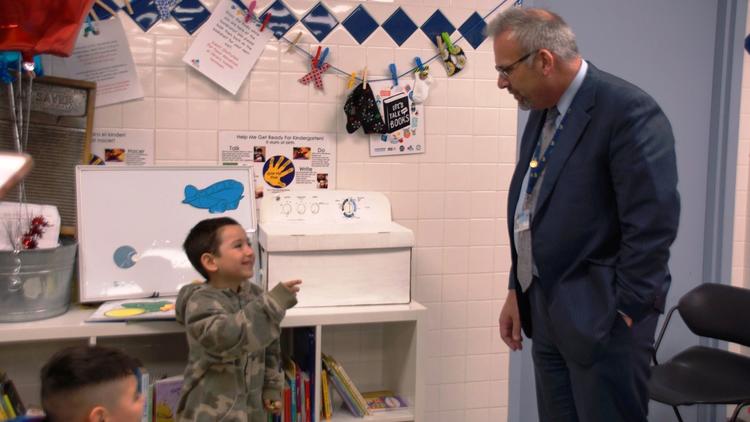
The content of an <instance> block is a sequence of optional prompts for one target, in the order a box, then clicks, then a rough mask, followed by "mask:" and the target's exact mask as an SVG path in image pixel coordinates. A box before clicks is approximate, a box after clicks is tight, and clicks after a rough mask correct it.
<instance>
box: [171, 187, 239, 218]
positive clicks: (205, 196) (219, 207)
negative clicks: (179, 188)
mask: <svg viewBox="0 0 750 422" xmlns="http://www.w3.org/2000/svg"><path fill="white" fill-rule="evenodd" d="M244 190H245V187H244V186H242V183H240V182H238V181H236V180H231V179H227V180H222V181H221V182H216V183H214V184H213V185H211V186H209V187H207V188H205V189H198V188H196V187H195V186H193V185H187V186H185V200H183V201H182V203H183V204H188V205H191V206H193V207H195V208H201V209H207V210H208V212H210V213H211V214H216V213H222V212H224V211H227V210H234V209H237V207H238V206H239V204H240V200H241V199H242V192H244Z"/></svg>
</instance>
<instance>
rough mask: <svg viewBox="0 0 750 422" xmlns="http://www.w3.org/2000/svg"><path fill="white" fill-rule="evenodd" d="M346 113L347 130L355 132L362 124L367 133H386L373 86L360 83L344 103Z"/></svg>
mask: <svg viewBox="0 0 750 422" xmlns="http://www.w3.org/2000/svg"><path fill="white" fill-rule="evenodd" d="M344 113H346V131H347V132H349V133H354V132H355V131H356V130H357V129H359V127H360V126H362V130H363V131H364V132H365V133H379V134H383V133H386V131H385V123H384V122H383V118H382V117H381V115H380V110H379V109H378V106H377V104H375V96H374V95H373V93H372V88H371V87H370V85H367V87H366V88H365V86H364V83H362V84H360V85H358V86H357V87H356V88H354V90H353V91H352V92H351V94H349V98H347V99H346V104H344Z"/></svg>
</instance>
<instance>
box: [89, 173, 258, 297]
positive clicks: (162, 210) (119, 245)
mask: <svg viewBox="0 0 750 422" xmlns="http://www.w3.org/2000/svg"><path fill="white" fill-rule="evenodd" d="M188 185H192V186H193V187H191V188H186V187H187V186H188ZM230 188H231V189H230ZM76 192H77V199H78V242H79V252H78V273H79V289H80V299H81V302H84V303H85V302H101V301H106V300H113V299H129V298H142V297H155V296H169V295H176V294H177V292H178V291H179V289H180V287H182V286H183V285H185V284H188V283H191V282H193V281H194V280H203V277H202V276H201V275H200V274H199V273H198V272H197V271H196V270H195V269H194V268H193V267H192V265H191V264H190V261H188V258H187V255H185V252H184V251H183V249H182V242H183V241H184V240H185V237H186V236H187V234H188V232H189V231H190V229H191V228H192V227H193V226H194V225H195V224H196V223H197V222H199V221H200V220H203V219H206V218H214V217H231V218H233V219H235V220H237V221H238V222H239V223H240V224H242V226H243V227H244V228H245V230H246V231H247V232H248V236H250V238H251V239H256V238H257V236H256V227H257V226H256V221H257V219H256V215H255V213H256V208H255V190H254V189H253V168H252V167H231V168H230V167H101V166H77V167H76ZM232 207H235V208H232Z"/></svg>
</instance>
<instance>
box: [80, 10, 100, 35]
mask: <svg viewBox="0 0 750 422" xmlns="http://www.w3.org/2000/svg"><path fill="white" fill-rule="evenodd" d="M91 16H94V17H95V18H96V21H97V22H98V21H99V17H98V16H96V12H94V9H91V12H90V13H89V15H87V16H86V26H85V27H84V28H83V36H84V37H88V36H89V32H91V33H93V34H94V35H99V30H98V29H97V28H96V26H95V25H94V22H93V21H92V20H91Z"/></svg>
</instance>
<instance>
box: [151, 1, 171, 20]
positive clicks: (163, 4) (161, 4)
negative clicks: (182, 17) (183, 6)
mask: <svg viewBox="0 0 750 422" xmlns="http://www.w3.org/2000/svg"><path fill="white" fill-rule="evenodd" d="M154 2H155V3H156V9H157V10H158V11H159V17H160V18H161V20H163V21H165V20H167V19H169V12H170V11H171V10H172V6H174V5H175V4H176V3H177V0H154Z"/></svg>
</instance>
